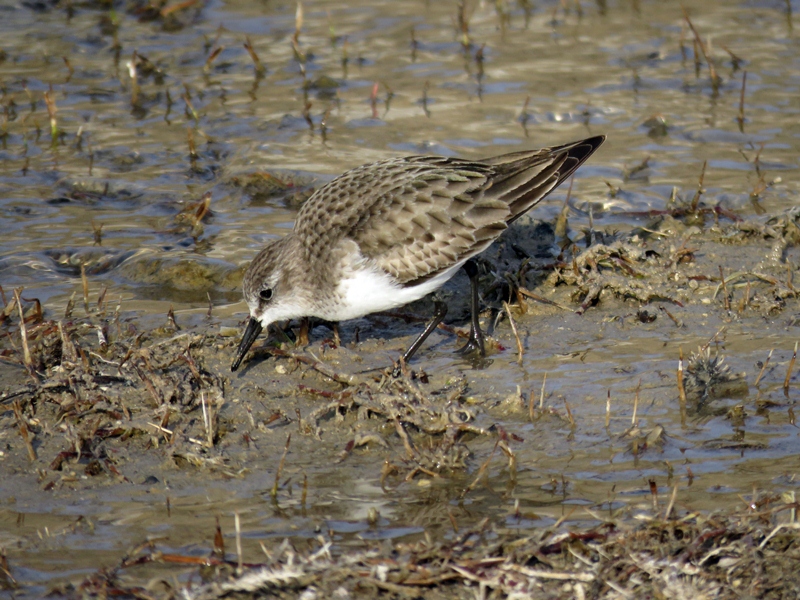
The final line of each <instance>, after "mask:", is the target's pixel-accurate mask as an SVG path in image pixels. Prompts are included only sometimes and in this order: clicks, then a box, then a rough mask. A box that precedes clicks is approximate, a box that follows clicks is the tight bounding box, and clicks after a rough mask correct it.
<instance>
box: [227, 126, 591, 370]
mask: <svg viewBox="0 0 800 600" xmlns="http://www.w3.org/2000/svg"><path fill="white" fill-rule="evenodd" d="M604 140H605V136H602V135H599V136H595V137H591V138H587V139H585V140H581V141H579V142H573V143H571V144H565V145H563V146H555V147H553V148H544V149H541V150H529V151H523V152H513V153H511V154H503V155H501V156H495V157H492V158H487V159H484V160H477V161H471V160H461V159H457V158H444V157H441V156H407V157H403V158H390V159H388V160H382V161H380V162H376V163H372V164H368V165H364V166H361V167H357V168H355V169H353V170H351V171H347V172H346V173H344V174H343V175H340V176H339V177H337V178H336V179H334V180H333V181H331V182H330V183H328V184H326V185H324V186H323V187H321V188H320V189H319V190H317V191H316V192H315V193H314V194H313V195H312V196H311V198H309V199H308V201H306V203H305V204H304V205H303V207H302V208H301V209H300V213H299V214H298V215H297V221H296V222H295V224H294V229H293V230H292V232H291V233H289V234H288V235H286V236H284V237H282V238H280V239H277V240H274V241H272V242H270V243H269V244H268V245H267V246H266V247H265V248H264V249H263V250H261V252H259V253H258V254H257V255H256V257H255V258H254V259H253V262H251V263H250V266H249V267H248V268H247V272H246V273H245V276H244V282H243V286H242V287H243V289H244V299H245V301H246V302H247V306H248V307H249V308H250V320H249V322H248V323H247V328H246V329H245V332H244V337H243V338H242V341H241V343H240V344H239V349H238V350H237V352H236V357H235V358H234V360H233V364H232V365H231V371H235V370H236V369H237V368H239V365H240V364H241V362H242V359H243V358H244V356H245V354H246V353H247V351H248V350H249V349H250V346H251V345H252V344H253V342H254V341H255V339H256V338H257V337H258V335H259V334H260V333H261V331H262V329H265V328H266V327H268V326H269V324H270V323H274V322H276V321H283V320H286V319H293V318H297V317H317V318H319V319H324V320H326V321H334V322H336V321H346V320H348V319H355V318H358V317H363V316H364V315H367V314H370V313H374V312H379V311H385V310H389V309H392V308H396V307H398V306H402V305H404V304H408V303H409V302H413V301H414V300H418V299H420V298H422V297H423V296H425V295H427V294H429V293H431V292H433V291H434V290H437V289H438V288H440V287H441V286H442V285H443V284H444V283H445V282H446V281H447V280H448V279H450V278H451V277H452V276H453V275H455V273H456V271H458V269H460V268H461V267H464V269H465V270H466V272H467V275H468V276H469V281H470V292H471V312H472V319H471V321H472V323H471V328H470V335H469V341H468V342H467V344H466V346H464V347H463V348H462V349H461V350H460V351H459V352H462V353H467V352H473V351H477V352H480V353H481V355H483V354H484V347H483V334H482V333H481V329H480V325H479V323H478V315H479V307H478V270H477V266H476V265H475V263H474V261H472V260H471V259H472V258H473V257H474V256H476V255H478V254H480V253H481V252H483V251H484V250H486V248H488V247H489V246H490V245H491V244H492V242H494V241H495V240H496V239H497V238H498V237H499V236H500V234H501V233H503V231H505V230H506V229H507V228H508V226H509V225H510V224H511V223H513V222H514V221H515V220H516V219H518V218H519V217H521V216H522V215H524V214H525V213H526V212H527V211H529V210H530V209H531V208H533V207H534V206H535V205H536V204H538V203H539V201H541V200H542V198H544V197H545V196H547V195H548V194H549V193H550V192H552V191H553V190H554V189H555V188H556V187H558V185H559V184H561V183H562V182H563V181H564V180H565V179H567V178H568V177H569V176H570V175H572V174H573V173H574V172H575V170H576V169H577V168H578V167H579V166H581V165H582V164H583V162H584V161H585V160H586V159H587V158H589V156H591V155H592V153H594V151H595V150H597V149H598V148H599V147H600V145H601V144H602V143H603V141H604ZM446 313H447V306H446V305H445V304H444V303H442V302H437V303H436V308H435V311H434V315H433V319H432V320H431V322H430V323H429V324H428V325H427V326H426V327H425V329H424V330H423V331H422V333H421V334H420V335H419V337H417V339H416V340H415V341H414V342H413V343H412V344H411V346H410V347H409V348H408V350H406V352H405V353H404V354H403V356H402V358H401V361H405V362H408V361H409V360H410V359H411V357H412V356H413V355H414V353H415V352H416V351H417V349H418V348H419V347H420V346H421V345H422V343H423V342H424V341H425V339H426V338H427V337H428V336H429V335H430V333H431V332H432V331H433V330H434V329H436V327H437V326H438V325H439V323H440V322H441V321H442V319H443V318H444V316H445V314H446Z"/></svg>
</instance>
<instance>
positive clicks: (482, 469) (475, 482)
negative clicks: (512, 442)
mask: <svg viewBox="0 0 800 600" xmlns="http://www.w3.org/2000/svg"><path fill="white" fill-rule="evenodd" d="M499 444H500V439H499V438H498V440H497V441H496V442H495V444H494V448H492V453H491V454H489V458H487V459H486V461H485V462H484V463H483V464H482V465H481V467H480V468H479V469H478V473H477V475H475V479H473V480H472V483H470V484H469V485H468V486H467V487H466V488H464V491H463V492H461V494H460V495H459V498H460V499H461V500H463V499H464V498H466V497H467V494H469V493H470V492H471V491H472V490H473V489H475V486H477V485H478V483H479V482H480V480H481V479H483V475H484V473H485V472H486V469H488V468H489V463H490V462H492V459H493V458H494V454H495V452H497V446H498V445H499Z"/></svg>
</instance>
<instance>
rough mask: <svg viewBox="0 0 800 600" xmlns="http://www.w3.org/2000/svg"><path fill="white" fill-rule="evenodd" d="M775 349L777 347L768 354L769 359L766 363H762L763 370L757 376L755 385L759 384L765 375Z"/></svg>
mask: <svg viewBox="0 0 800 600" xmlns="http://www.w3.org/2000/svg"><path fill="white" fill-rule="evenodd" d="M774 351H775V348H772V349H771V350H770V351H769V354H768V355H767V360H765V361H764V364H763V365H761V370H760V371H759V372H758V377H756V382H755V383H754V384H753V385H758V382H759V381H761V378H762V377H763V376H764V371H765V370H766V368H767V365H768V364H769V361H770V359H771V358H772V353H773V352H774Z"/></svg>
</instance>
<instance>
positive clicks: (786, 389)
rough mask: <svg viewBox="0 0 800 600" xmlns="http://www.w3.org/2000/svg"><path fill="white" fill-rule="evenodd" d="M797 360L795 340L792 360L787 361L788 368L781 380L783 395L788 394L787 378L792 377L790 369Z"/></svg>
mask: <svg viewBox="0 0 800 600" xmlns="http://www.w3.org/2000/svg"><path fill="white" fill-rule="evenodd" d="M796 360H797V342H795V343H794V352H793V353H792V360H790V361H789V368H788V369H786V379H784V380H783V395H784V396H786V397H788V396H789V380H790V379H791V378H792V369H794V363H795V361H796Z"/></svg>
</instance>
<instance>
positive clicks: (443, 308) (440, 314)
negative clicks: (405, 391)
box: [392, 300, 447, 377]
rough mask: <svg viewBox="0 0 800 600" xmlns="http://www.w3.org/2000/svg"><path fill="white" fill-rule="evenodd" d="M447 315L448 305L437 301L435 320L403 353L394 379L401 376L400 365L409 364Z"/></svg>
mask: <svg viewBox="0 0 800 600" xmlns="http://www.w3.org/2000/svg"><path fill="white" fill-rule="evenodd" d="M446 314H447V304H445V303H444V302H441V301H440V300H435V301H434V308H433V318H432V319H431V320H430V322H429V323H428V324H427V325H426V326H425V329H423V330H422V333H420V334H419V335H418V336H417V339H415V340H414V342H413V343H412V344H411V345H410V346H409V347H408V350H406V351H405V352H404V353H403V356H402V357H401V358H400V361H399V362H398V364H397V365H396V366H395V368H394V369H393V370H392V375H393V376H394V377H399V376H400V365H401V364H404V363H408V361H410V360H411V357H412V356H414V354H415V353H416V351H417V350H419V347H420V346H422V344H423V342H424V341H425V340H426V339H428V336H429V335H430V334H431V333H433V330H434V329H436V328H437V327H438V326H439V323H441V322H442V319H444V317H445V315H446Z"/></svg>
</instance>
